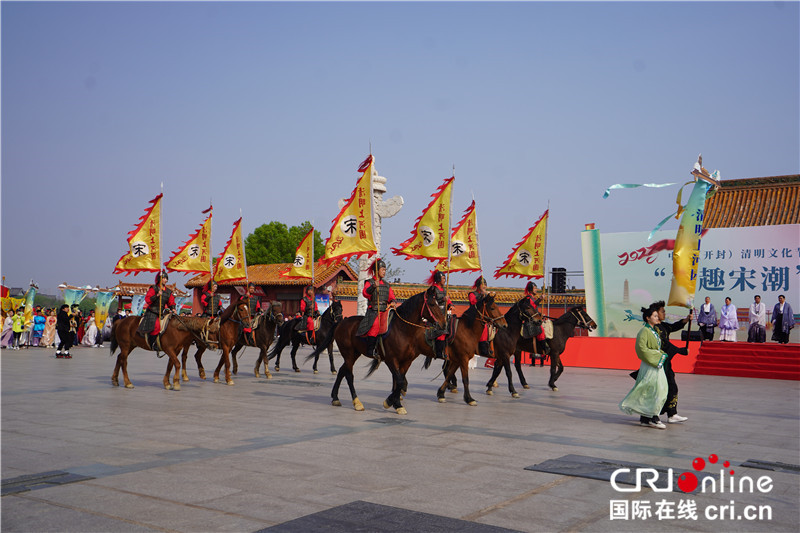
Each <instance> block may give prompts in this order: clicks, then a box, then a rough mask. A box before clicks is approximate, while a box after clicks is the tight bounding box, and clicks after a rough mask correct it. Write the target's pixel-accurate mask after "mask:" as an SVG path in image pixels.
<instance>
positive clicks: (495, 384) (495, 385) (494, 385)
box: [492, 381, 499, 389]
mask: <svg viewBox="0 0 800 533" xmlns="http://www.w3.org/2000/svg"><path fill="white" fill-rule="evenodd" d="M498 386H499V385H498V384H497V382H496V381H495V382H494V383H492V387H494V388H495V389H496V388H497V387H498Z"/></svg>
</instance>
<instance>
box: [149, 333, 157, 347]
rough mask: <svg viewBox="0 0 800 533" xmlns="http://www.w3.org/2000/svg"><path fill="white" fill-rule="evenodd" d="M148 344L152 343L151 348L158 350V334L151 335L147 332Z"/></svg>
mask: <svg viewBox="0 0 800 533" xmlns="http://www.w3.org/2000/svg"><path fill="white" fill-rule="evenodd" d="M147 344H149V345H150V349H151V350H154V351H156V352H157V351H158V335H151V334H149V333H148V334H147Z"/></svg>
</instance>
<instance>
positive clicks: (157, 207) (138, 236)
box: [114, 194, 164, 276]
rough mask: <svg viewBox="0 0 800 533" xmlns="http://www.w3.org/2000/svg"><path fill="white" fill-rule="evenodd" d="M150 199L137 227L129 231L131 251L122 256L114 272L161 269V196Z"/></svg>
mask: <svg viewBox="0 0 800 533" xmlns="http://www.w3.org/2000/svg"><path fill="white" fill-rule="evenodd" d="M162 196H164V195H163V194H159V195H158V196H156V197H155V198H153V199H152V200H150V204H151V205H150V207H148V208H147V209H146V210H145V212H144V215H143V216H142V217H141V218H140V219H139V223H138V224H137V225H136V227H135V228H134V229H133V230H132V231H131V232H130V233H128V246H129V248H130V251H129V252H128V253H127V254H125V255H123V256H122V257H120V259H119V261H117V266H116V267H115V268H114V274H122V273H124V274H125V275H126V276H127V275H128V274H131V273H133V275H136V274H138V273H139V272H160V271H161V197H162Z"/></svg>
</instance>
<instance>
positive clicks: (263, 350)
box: [253, 344, 272, 379]
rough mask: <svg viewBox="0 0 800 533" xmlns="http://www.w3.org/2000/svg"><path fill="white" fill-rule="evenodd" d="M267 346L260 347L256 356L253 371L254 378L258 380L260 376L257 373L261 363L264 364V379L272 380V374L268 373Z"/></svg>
mask: <svg viewBox="0 0 800 533" xmlns="http://www.w3.org/2000/svg"><path fill="white" fill-rule="evenodd" d="M267 348H268V347H267V346H265V345H263V344H262V345H261V349H260V353H259V354H258V359H256V367H255V368H254V369H253V372H254V373H255V375H256V377H257V378H259V377H261V375H260V374H259V373H258V370H259V368H260V367H261V362H262V361H263V362H264V377H265V378H267V379H272V374H270V372H269V365H268V364H267Z"/></svg>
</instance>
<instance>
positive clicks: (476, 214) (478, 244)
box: [471, 191, 483, 277]
mask: <svg viewBox="0 0 800 533" xmlns="http://www.w3.org/2000/svg"><path fill="white" fill-rule="evenodd" d="M471 192H472V201H473V202H475V191H471ZM474 209H475V245H476V246H477V247H478V263H479V264H480V265H481V268H480V270H479V272H480V276H481V277H483V259H481V235H480V233H479V232H478V212H477V211H478V206H477V204H476V205H475V208H474Z"/></svg>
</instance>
